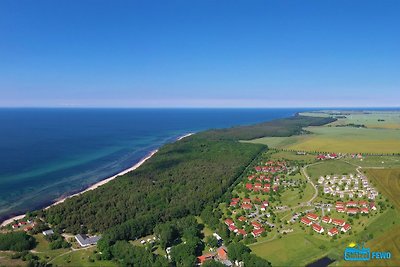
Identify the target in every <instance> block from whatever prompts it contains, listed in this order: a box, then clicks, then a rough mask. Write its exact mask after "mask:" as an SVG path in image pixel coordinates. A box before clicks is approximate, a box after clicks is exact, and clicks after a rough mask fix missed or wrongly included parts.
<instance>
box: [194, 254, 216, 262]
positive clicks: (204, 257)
mask: <svg viewBox="0 0 400 267" xmlns="http://www.w3.org/2000/svg"><path fill="white" fill-rule="evenodd" d="M213 258H214V254H205V255H201V256H198V257H197V261H198V262H199V263H200V264H203V263H204V262H206V261H208V260H212V259H213Z"/></svg>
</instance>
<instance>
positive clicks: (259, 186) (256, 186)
mask: <svg viewBox="0 0 400 267" xmlns="http://www.w3.org/2000/svg"><path fill="white" fill-rule="evenodd" d="M254 187H255V188H259V189H260V188H261V187H262V184H261V183H255V184H254Z"/></svg>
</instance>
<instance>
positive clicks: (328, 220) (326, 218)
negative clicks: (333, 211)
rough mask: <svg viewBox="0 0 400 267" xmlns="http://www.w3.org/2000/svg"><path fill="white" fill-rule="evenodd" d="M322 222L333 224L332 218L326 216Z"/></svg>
mask: <svg viewBox="0 0 400 267" xmlns="http://www.w3.org/2000/svg"><path fill="white" fill-rule="evenodd" d="M322 221H323V222H324V223H331V222H332V218H330V217H328V216H324V217H322Z"/></svg>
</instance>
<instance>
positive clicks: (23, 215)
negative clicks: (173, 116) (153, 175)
mask: <svg viewBox="0 0 400 267" xmlns="http://www.w3.org/2000/svg"><path fill="white" fill-rule="evenodd" d="M193 134H194V133H188V134H185V135H182V136H180V137H178V138H177V139H176V141H180V140H182V139H184V138H186V137H189V136H191V135H193ZM157 152H158V149H155V150H153V151H151V152H150V153H149V154H148V155H147V156H146V157H144V158H142V159H141V160H140V161H139V162H138V163H136V164H135V165H133V166H132V167H130V168H128V169H125V170H123V171H121V172H119V173H117V174H116V175H114V176H111V177H108V178H105V179H103V180H101V181H99V182H97V183H95V184H93V185H91V186H89V187H88V188H86V189H84V190H83V191H80V192H78V193H75V194H72V195H69V196H66V197H63V198H61V199H59V200H56V201H55V202H54V203H52V204H51V205H49V206H47V207H45V208H44V210H47V209H49V208H50V207H53V206H55V205H58V204H60V203H63V202H64V201H65V200H67V199H69V198H72V197H75V196H79V195H81V194H84V193H86V192H88V191H91V190H94V189H96V188H98V187H100V186H102V185H104V184H106V183H108V182H110V181H112V180H114V179H115V178H117V177H119V176H122V175H125V174H127V173H129V172H131V171H134V170H136V169H137V168H139V167H140V166H141V165H142V164H143V163H145V162H146V161H147V160H148V159H150V158H151V157H152V156H154V154H156V153H157ZM24 217H25V214H21V215H17V216H14V217H12V218H9V219H7V220H4V221H3V222H2V223H1V225H0V227H3V226H6V225H9V224H10V223H12V222H14V221H15V220H21V219H23V218H24Z"/></svg>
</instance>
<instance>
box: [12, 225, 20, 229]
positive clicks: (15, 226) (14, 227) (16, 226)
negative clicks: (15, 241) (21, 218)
mask: <svg viewBox="0 0 400 267" xmlns="http://www.w3.org/2000/svg"><path fill="white" fill-rule="evenodd" d="M11 227H12V229H16V228H19V225H18V224H13V225H12V226H11Z"/></svg>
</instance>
